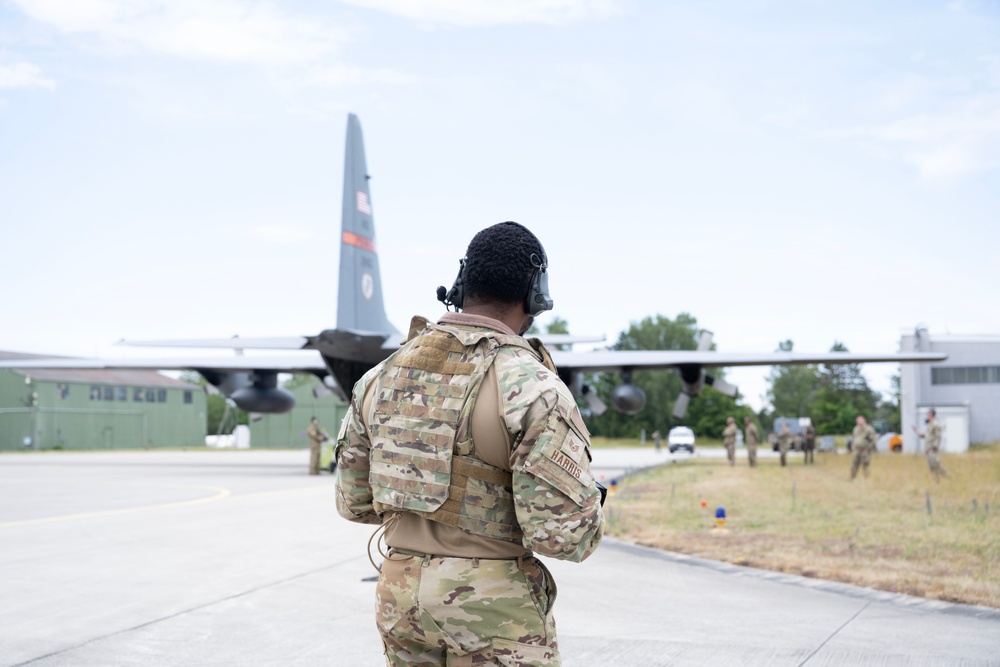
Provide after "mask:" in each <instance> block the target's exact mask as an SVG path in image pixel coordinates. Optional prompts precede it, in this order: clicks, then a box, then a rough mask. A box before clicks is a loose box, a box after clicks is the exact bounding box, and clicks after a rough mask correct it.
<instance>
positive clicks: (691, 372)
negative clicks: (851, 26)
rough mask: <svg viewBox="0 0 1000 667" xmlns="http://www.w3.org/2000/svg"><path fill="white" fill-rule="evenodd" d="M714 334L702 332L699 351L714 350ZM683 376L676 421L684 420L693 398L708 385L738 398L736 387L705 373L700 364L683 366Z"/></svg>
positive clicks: (680, 370)
mask: <svg viewBox="0 0 1000 667" xmlns="http://www.w3.org/2000/svg"><path fill="white" fill-rule="evenodd" d="M712 335H713V334H712V332H711V331H708V330H702V332H701V336H699V337H698V351H699V352H708V351H709V350H711V349H712ZM678 371H679V372H680V374H681V383H682V387H681V393H680V394H679V395H678V396H677V400H676V401H674V410H673V416H674V418H675V419H683V418H684V415H685V414H687V409H688V406H689V405H690V404H691V397H692V396H697V395H698V394H700V393H701V389H702V387H704V386H705V385H708V386H709V387H712V388H713V389H715V390H716V391H718V392H721V393H723V394H725V395H726V396H731V397H733V398H736V394H737V392H738V389H737V388H736V385H733V384H730V383H728V382H726V381H725V380H723V379H722V378H717V377H715V376H713V375H709V374H707V373H706V372H705V369H704V368H703V367H702V366H700V365H698V364H683V365H681V366H680V367H679V368H678Z"/></svg>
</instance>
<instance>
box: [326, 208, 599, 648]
mask: <svg viewBox="0 0 1000 667" xmlns="http://www.w3.org/2000/svg"><path fill="white" fill-rule="evenodd" d="M546 268H547V264H546V261H545V253H544V250H543V249H542V246H541V244H540V243H539V242H538V239H537V238H535V236H534V235H533V234H532V233H531V232H530V231H528V230H527V229H525V228H524V227H522V226H521V225H518V224H517V223H513V222H506V223H501V224H499V225H494V226H492V227H489V228H487V229H485V230H483V231H481V232H480V233H479V234H477V235H476V236H475V237H474V238H473V240H472V242H471V243H470V244H469V248H468V251H467V255H466V258H465V259H464V260H463V262H462V270H461V272H460V275H459V280H457V281H456V284H455V286H454V287H453V288H452V290H451V291H450V292H447V293H445V292H444V291H443V289H442V290H439V298H441V299H442V300H443V301H445V303H446V304H451V305H455V306H456V309H457V308H458V307H461V309H462V312H455V313H447V314H446V315H445V316H444V317H442V318H441V319H440V320H439V321H438V322H437V323H436V324H432V323H429V322H428V321H427V320H425V319H423V318H419V317H417V318H414V319H413V322H412V323H411V326H410V333H409V336H408V339H407V342H406V343H404V345H403V347H402V348H401V349H400V350H399V351H398V352H396V353H394V354H393V355H392V356H390V357H389V358H388V359H387V360H386V361H384V362H383V363H381V364H379V365H378V366H376V367H375V368H373V369H371V370H370V371H369V372H368V373H367V374H366V375H365V376H364V377H363V378H362V379H361V380H360V381H359V382H358V384H357V385H356V386H355V387H354V393H353V397H352V401H351V406H350V409H349V411H348V413H347V415H346V417H345V419H344V422H343V425H342V426H341V431H340V434H339V437H338V441H337V460H338V467H339V470H340V473H339V476H338V479H337V510H338V511H339V513H340V514H341V515H342V516H343V517H344V518H346V519H348V520H351V521H356V522H360V523H370V524H381V526H382V528H383V529H384V530H385V542H386V544H387V545H388V546H389V551H388V553H387V554H383V555H384V556H385V560H384V562H383V563H382V566H381V571H380V575H379V583H378V586H377V590H376V598H377V603H378V604H377V611H376V623H377V625H378V628H379V632H380V634H381V635H382V640H383V644H384V647H385V656H386V664H387V665H389V666H397V665H399V666H402V665H421V666H423V665H428V666H429V665H440V666H442V667H443V666H444V665H525V666H529V665H532V666H550V665H559V664H560V661H559V650H558V644H557V642H556V630H555V622H554V620H553V616H552V607H553V603H554V602H555V597H556V586H555V582H554V581H553V579H552V576H551V575H550V574H549V572H548V570H547V569H546V568H545V566H544V564H543V563H542V562H541V561H540V560H538V559H537V558H535V557H534V553H535V552H537V553H539V554H543V555H546V556H551V557H554V558H560V559H565V560H570V561H576V562H579V561H582V560H584V559H585V558H587V557H588V556H590V554H591V553H593V551H594V549H596V547H597V545H598V543H599V542H600V539H601V536H602V535H603V533H604V516H603V514H602V511H601V492H600V489H599V487H598V485H597V484H596V482H595V480H594V478H593V475H592V474H591V471H590V451H589V450H590V436H589V434H588V432H587V429H586V427H585V426H584V424H583V420H582V418H581V416H580V412H579V410H578V409H577V406H576V402H575V400H574V399H573V396H572V394H571V393H570V391H569V389H568V388H567V387H566V385H565V384H563V382H562V381H561V380H560V379H559V377H558V374H557V373H556V371H555V367H554V366H553V364H552V362H551V357H550V356H549V354H548V352H547V351H546V350H545V348H544V347H542V345H541V344H540V343H539V342H538V341H537V340H531V341H529V340H525V339H524V338H522V334H523V333H524V332H525V331H526V330H527V329H528V327H529V326H530V324H531V322H532V319H533V315H534V314H536V313H537V312H539V311H540V310H543V309H546V308H545V307H546V306H547V307H548V308H551V300H549V299H548V296H547V294H545V291H546V283H547V277H546V276H545V269H546ZM445 294H446V295H447V296H445ZM539 295H541V298H540V299H539V298H536V297H538V296H539ZM526 296H527V299H526ZM532 304H536V305H534V306H533V305H532ZM537 304H541V305H540V306H539V305H537Z"/></svg>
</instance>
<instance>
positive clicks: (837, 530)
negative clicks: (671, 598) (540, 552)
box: [595, 442, 1000, 607]
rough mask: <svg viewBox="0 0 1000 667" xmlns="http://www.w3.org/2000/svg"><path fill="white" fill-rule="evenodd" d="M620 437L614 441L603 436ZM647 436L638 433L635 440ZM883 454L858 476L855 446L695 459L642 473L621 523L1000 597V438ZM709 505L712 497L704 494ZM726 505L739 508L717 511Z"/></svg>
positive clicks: (862, 580) (701, 546)
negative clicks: (782, 461) (853, 464)
mask: <svg viewBox="0 0 1000 667" xmlns="http://www.w3.org/2000/svg"><path fill="white" fill-rule="evenodd" d="M595 444H596V445H597V446H599V447H600V446H608V445H610V443H600V442H598V443H595ZM631 444H632V445H636V444H638V443H637V442H633V443H631ZM942 459H943V463H944V466H945V468H946V469H947V470H948V472H949V473H950V477H948V478H947V479H945V480H943V481H942V482H941V483H935V482H934V480H933V478H932V477H931V475H930V473H929V472H928V469H927V463H926V461H925V459H924V458H923V456H919V457H918V456H914V455H912V454H876V455H875V456H873V458H872V465H871V475H870V477H869V478H868V479H864V478H863V477H862V476H861V475H860V474H859V476H858V478H857V479H856V480H854V481H851V480H850V478H849V470H850V461H851V458H850V455H849V454H832V453H823V454H819V453H818V454H817V455H816V464H815V465H813V466H804V465H803V464H802V459H801V456H796V457H794V458H792V459H791V462H790V464H789V466H788V467H786V468H782V467H780V466H779V465H778V461H777V460H776V459H773V460H772V459H764V460H763V461H760V463H759V465H758V467H757V468H754V469H751V468H749V467H748V465H747V462H746V451H745V450H738V458H737V466H736V467H730V466H729V464H728V462H727V461H726V460H725V459H724V458H723V459H707V458H703V459H689V460H685V461H681V462H678V463H675V464H668V465H665V466H660V467H658V468H654V469H652V470H649V471H645V472H642V473H639V474H636V475H633V476H631V477H629V478H627V479H625V480H623V482H622V483H621V484H620V485H619V486H618V488H617V490H616V491H615V493H614V495H613V497H612V498H610V499H609V503H608V505H607V508H606V509H607V511H608V512H607V513H608V521H609V524H608V528H609V534H611V535H614V536H615V537H619V538H622V539H625V540H628V541H631V542H636V543H639V544H644V545H647V546H651V547H656V548H660V549H665V550H669V551H676V552H680V553H686V554H692V555H697V556H701V557H705V558H711V559H715V560H721V561H728V562H731V563H736V564H740V565H749V566H753V567H758V568H763V569H769V570H777V571H780V572H790V573H794V574H801V575H804V576H808V577H818V578H822V579H829V580H834V581H842V582H847V583H851V584H857V585H860V586H870V587H872V588H877V589H881V590H885V591H892V592H899V593H907V594H910V595H918V596H923V597H928V598H935V599H940V600H948V601H952V602H965V603H969V604H981V605H987V606H991V607H1000V516H998V515H1000V443H997V444H995V445H991V446H987V447H976V448H973V449H972V450H970V451H969V452H968V453H965V454H954V455H944V456H943V457H942ZM703 500H704V501H705V502H706V504H707V506H706V507H705V508H704V509H703V508H702V505H701V503H702V501H703ZM718 506H723V507H724V508H725V510H726V514H727V520H726V522H725V525H724V526H722V527H721V528H720V527H718V526H716V523H715V519H714V517H715V509H716V507H718Z"/></svg>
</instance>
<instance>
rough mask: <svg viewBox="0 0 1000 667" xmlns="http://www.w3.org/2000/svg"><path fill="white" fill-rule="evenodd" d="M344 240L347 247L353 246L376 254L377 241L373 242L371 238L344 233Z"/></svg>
mask: <svg viewBox="0 0 1000 667" xmlns="http://www.w3.org/2000/svg"><path fill="white" fill-rule="evenodd" d="M342 240H343V242H344V243H346V244H347V245H352V246H354V247H355V248H361V249H362V250H367V251H368V252H370V253H372V254H373V255H374V254H376V252H375V241H372V240H371V239H369V238H365V237H364V236H358V235H357V234H355V233H354V232H344V235H343V239H342Z"/></svg>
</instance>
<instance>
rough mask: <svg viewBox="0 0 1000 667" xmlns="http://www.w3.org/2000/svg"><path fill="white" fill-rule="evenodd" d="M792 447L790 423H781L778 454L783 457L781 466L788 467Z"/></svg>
mask: <svg viewBox="0 0 1000 667" xmlns="http://www.w3.org/2000/svg"><path fill="white" fill-rule="evenodd" d="M791 447H792V432H791V431H789V430H788V422H781V431H779V432H778V453H779V455H780V456H781V465H782V466H786V465H788V450H789V449H791Z"/></svg>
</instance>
